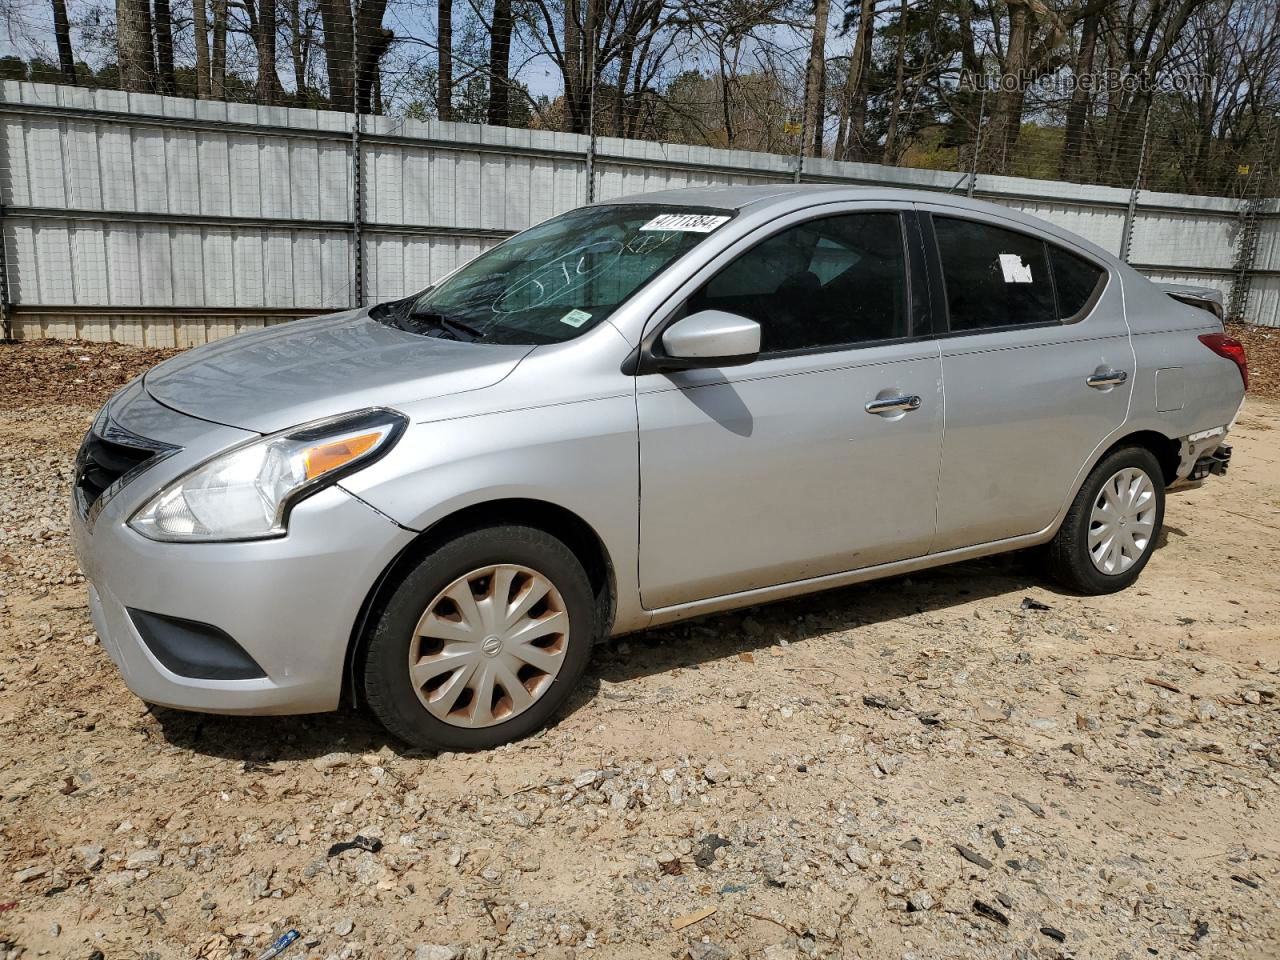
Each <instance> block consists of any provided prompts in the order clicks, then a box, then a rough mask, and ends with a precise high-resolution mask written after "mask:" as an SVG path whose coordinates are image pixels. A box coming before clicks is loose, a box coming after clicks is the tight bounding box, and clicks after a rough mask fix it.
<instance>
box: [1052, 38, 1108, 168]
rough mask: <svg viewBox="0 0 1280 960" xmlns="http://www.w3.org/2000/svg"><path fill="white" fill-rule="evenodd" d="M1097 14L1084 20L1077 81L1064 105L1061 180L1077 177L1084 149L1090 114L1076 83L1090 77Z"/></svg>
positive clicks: (1081, 86)
mask: <svg viewBox="0 0 1280 960" xmlns="http://www.w3.org/2000/svg"><path fill="white" fill-rule="evenodd" d="M1098 19H1099V18H1098V14H1096V13H1092V14H1090V15H1089V16H1087V17H1085V19H1084V27H1083V29H1082V31H1081V34H1080V53H1079V55H1078V56H1077V57H1076V65H1075V69H1074V70H1073V71H1072V72H1073V74H1074V76H1075V79H1076V81H1077V83H1076V86H1075V87H1074V88H1073V89H1072V91H1071V101H1070V103H1068V104H1067V124H1066V129H1065V130H1064V131H1063V136H1062V139H1063V143H1062V160H1061V162H1060V163H1059V164H1058V176H1059V177H1060V178H1062V179H1063V180H1073V179H1079V177H1080V157H1081V155H1082V154H1083V152H1084V125H1085V120H1086V119H1087V118H1088V114H1089V92H1088V91H1087V90H1085V89H1084V87H1083V85H1082V84H1080V83H1079V80H1080V78H1081V77H1086V76H1092V74H1093V57H1094V52H1095V50H1096V49H1097V46H1098Z"/></svg>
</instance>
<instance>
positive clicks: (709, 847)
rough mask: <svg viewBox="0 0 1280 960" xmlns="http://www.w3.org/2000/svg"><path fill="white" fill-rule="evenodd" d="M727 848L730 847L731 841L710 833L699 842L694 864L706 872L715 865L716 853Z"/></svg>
mask: <svg viewBox="0 0 1280 960" xmlns="http://www.w3.org/2000/svg"><path fill="white" fill-rule="evenodd" d="M727 846H729V841H728V840H726V839H725V838H724V837H722V836H720V834H718V833H708V834H707V835H706V836H705V837H703V838H702V839H701V840H699V841H698V846H697V848H696V849H695V850H694V851H693V862H694V863H696V864H697V865H698V866H699V867H701V868H702V869H703V870H705V869H707V867H709V866H711V864H713V863H715V860H716V851H717V850H719V849H721V848H723V847H727Z"/></svg>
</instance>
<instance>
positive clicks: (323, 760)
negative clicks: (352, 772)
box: [311, 753, 351, 773]
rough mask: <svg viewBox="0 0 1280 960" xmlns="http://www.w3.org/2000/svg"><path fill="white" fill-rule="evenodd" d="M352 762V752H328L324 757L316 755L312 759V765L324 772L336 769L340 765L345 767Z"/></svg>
mask: <svg viewBox="0 0 1280 960" xmlns="http://www.w3.org/2000/svg"><path fill="white" fill-rule="evenodd" d="M350 762H351V754H349V753H326V754H325V755H324V756H322V757H316V758H315V759H314V760H312V761H311V765H312V766H313V767H315V768H316V769H317V770H319V771H320V772H321V773H323V772H324V771H326V770H335V769H337V768H338V767H345V766H346V765H347V764H349V763H350Z"/></svg>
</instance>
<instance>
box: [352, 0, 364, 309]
mask: <svg viewBox="0 0 1280 960" xmlns="http://www.w3.org/2000/svg"><path fill="white" fill-rule="evenodd" d="M360 154H361V146H360V2H359V0H356V3H355V4H354V5H353V9H352V11H351V247H352V268H353V271H354V275H353V276H352V278H351V299H352V304H351V305H352V306H353V307H363V306H364V164H363V163H362V162H361V161H362V158H361V156H360Z"/></svg>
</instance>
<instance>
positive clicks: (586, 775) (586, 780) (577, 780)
mask: <svg viewBox="0 0 1280 960" xmlns="http://www.w3.org/2000/svg"><path fill="white" fill-rule="evenodd" d="M599 779H600V771H599V770H583V771H582V772H581V773H580V774H578V775H577V776H576V777H574V778H573V785H574V787H575V788H576V789H578V790H581V789H583V788H584V787H589V786H591V785H592V784H593V783H595V782H596V781H597V780H599Z"/></svg>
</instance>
